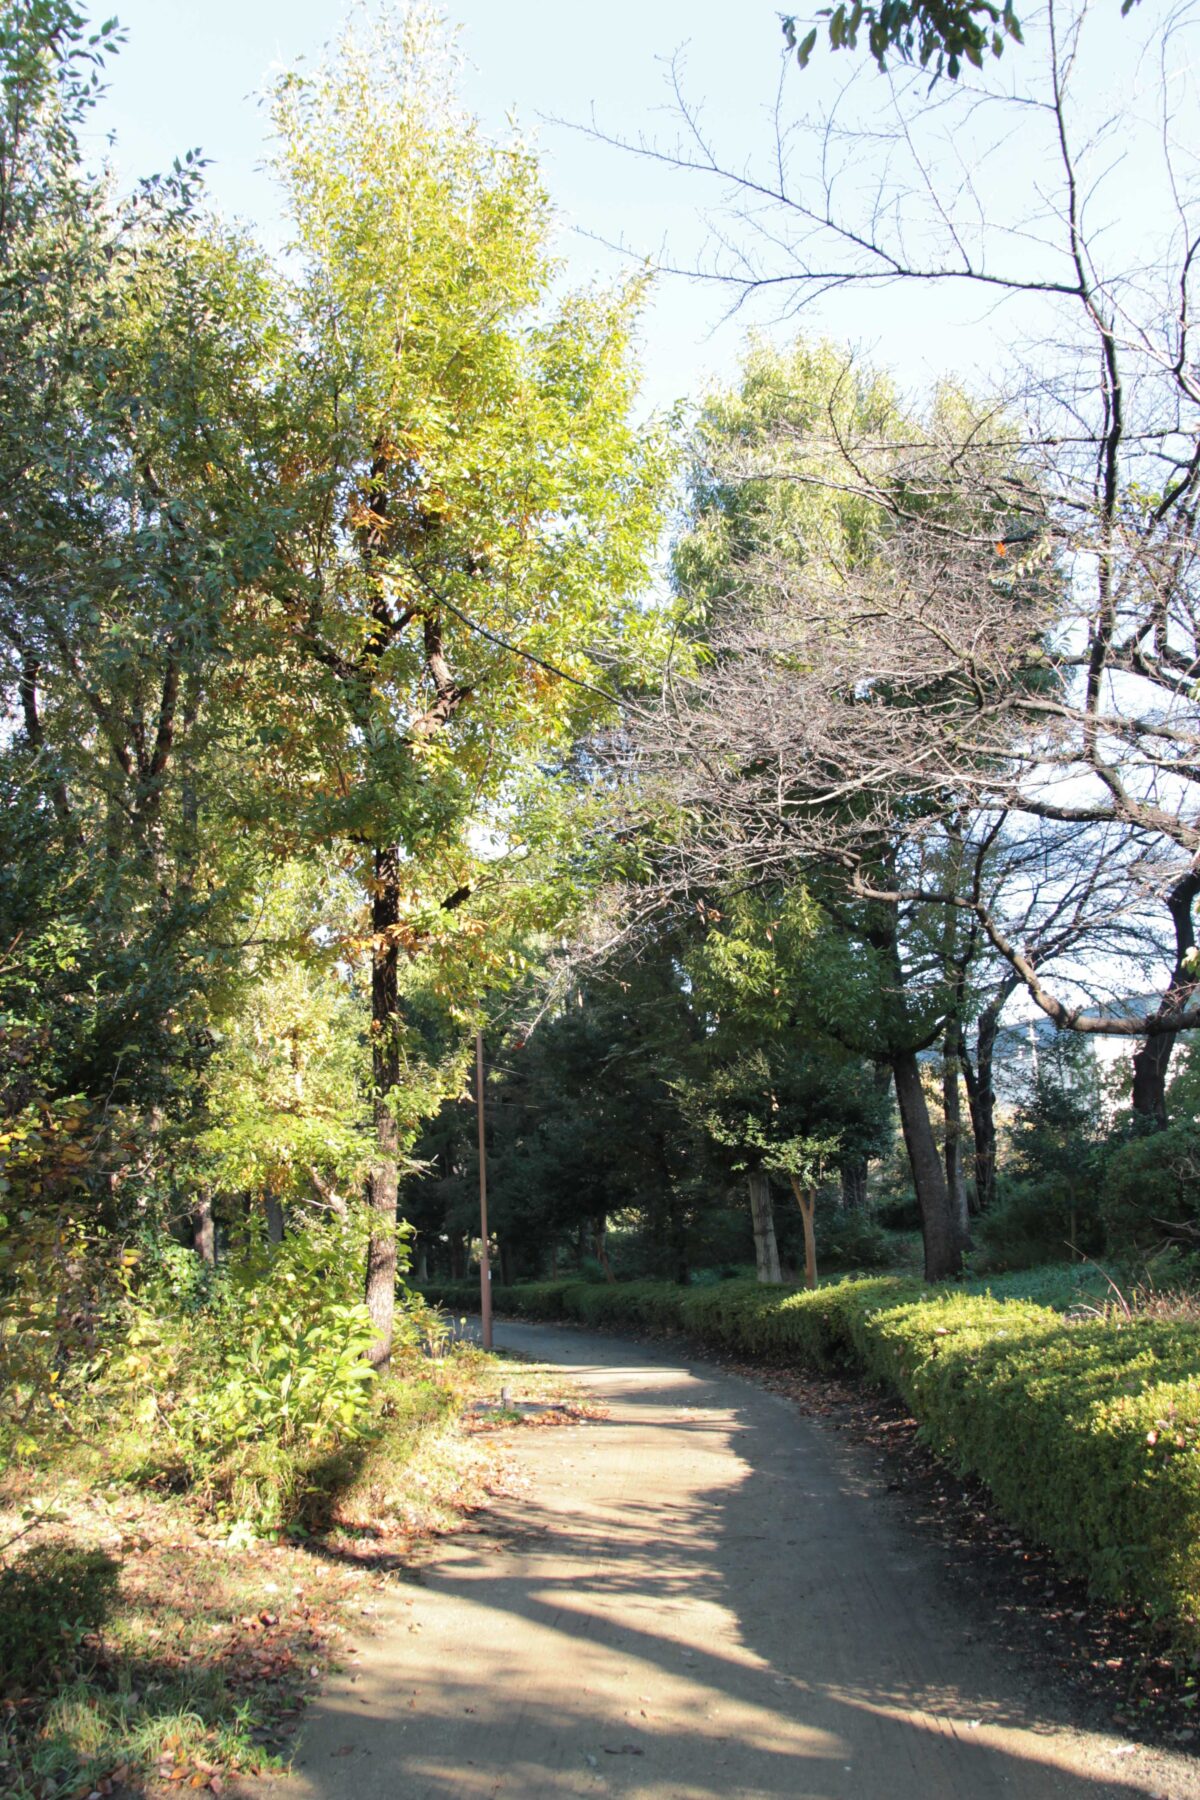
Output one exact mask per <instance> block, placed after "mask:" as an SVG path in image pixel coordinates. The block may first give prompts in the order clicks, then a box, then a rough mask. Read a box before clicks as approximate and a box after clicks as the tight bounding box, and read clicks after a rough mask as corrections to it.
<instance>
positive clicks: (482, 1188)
mask: <svg viewBox="0 0 1200 1800" xmlns="http://www.w3.org/2000/svg"><path fill="white" fill-rule="evenodd" d="M475 1107H476V1111H477V1112H478V1114H479V1311H480V1315H481V1317H482V1319H483V1347H484V1349H485V1350H490V1349H491V1347H492V1266H491V1260H490V1258H489V1256H488V1216H487V1141H486V1138H485V1135H484V1124H483V1033H482V1031H477V1032H476V1033H475Z"/></svg>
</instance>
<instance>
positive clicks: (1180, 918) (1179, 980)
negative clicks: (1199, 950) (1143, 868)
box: [1133, 872, 1200, 1131]
mask: <svg viewBox="0 0 1200 1800" xmlns="http://www.w3.org/2000/svg"><path fill="white" fill-rule="evenodd" d="M1197 894H1200V872H1193V873H1191V874H1188V875H1185V876H1184V877H1183V880H1182V881H1177V882H1176V884H1175V886H1174V887H1173V888H1172V889H1171V892H1170V894H1169V895H1168V896H1167V911H1168V912H1169V913H1170V915H1171V924H1172V925H1173V926H1174V929H1175V968H1174V971H1173V972H1172V975H1171V985H1170V987H1169V988H1168V989H1167V991H1166V993H1165V994H1164V996H1163V998H1162V1001H1161V1003H1160V1005H1159V1008H1158V1011H1159V1015H1160V1017H1161V1016H1164V1015H1167V1014H1170V1013H1177V1012H1179V1011H1180V1010H1181V1009H1182V1008H1183V1007H1184V1006H1186V1004H1187V1002H1188V1001H1189V1000H1190V999H1191V998H1192V996H1193V995H1194V993H1195V992H1196V980H1195V976H1194V974H1192V973H1189V967H1190V961H1191V952H1192V951H1193V950H1194V949H1195V947H1196V931H1195V926H1194V925H1193V922H1192V905H1193V902H1194V901H1195V899H1196V896H1197ZM1178 1036H1179V1033H1178V1032H1177V1031H1162V1032H1158V1033H1157V1034H1156V1035H1155V1036H1153V1037H1147V1038H1144V1039H1143V1041H1142V1042H1141V1043H1140V1044H1139V1045H1138V1047H1137V1049H1136V1050H1135V1052H1134V1056H1133V1110H1134V1114H1135V1116H1136V1117H1137V1119H1138V1120H1139V1121H1140V1122H1141V1124H1142V1125H1143V1127H1148V1128H1149V1129H1151V1130H1155V1131H1157V1130H1161V1128H1162V1127H1163V1126H1164V1125H1166V1123H1167V1070H1168V1068H1169V1067H1170V1062H1171V1052H1172V1051H1173V1050H1174V1048H1175V1040H1176V1038H1177V1037H1178Z"/></svg>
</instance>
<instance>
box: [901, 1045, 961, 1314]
mask: <svg viewBox="0 0 1200 1800" xmlns="http://www.w3.org/2000/svg"><path fill="white" fill-rule="evenodd" d="M892 1079H893V1080H894V1082H895V1084H896V1104H897V1106H898V1107H899V1109H900V1124H901V1127H902V1129H903V1131H904V1143H905V1147H906V1149H907V1151H908V1160H909V1164H910V1166H911V1168H912V1175H913V1186H914V1187H915V1189H916V1193H917V1205H918V1206H919V1208H920V1211H921V1236H922V1238H923V1239H924V1243H925V1279H926V1281H944V1280H946V1279H948V1278H949V1277H951V1276H954V1275H957V1274H959V1273H960V1272H961V1270H962V1246H961V1244H960V1243H959V1238H958V1226H957V1223H956V1221H955V1217H954V1209H953V1207H952V1206H951V1203H950V1191H949V1189H948V1188H947V1186H946V1171H945V1169H944V1168H943V1167H942V1159H941V1157H940V1156H939V1155H938V1147H937V1143H936V1141H935V1139H934V1135H933V1127H932V1126H931V1125H930V1122H929V1108H928V1106H927V1105H926V1104H925V1092H924V1089H923V1088H922V1086H921V1070H920V1065H919V1064H918V1062H917V1057H916V1052H915V1051H912V1050H902V1051H898V1052H897V1053H896V1054H895V1055H894V1056H893V1057H892Z"/></svg>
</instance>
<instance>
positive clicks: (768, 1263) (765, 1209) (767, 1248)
mask: <svg viewBox="0 0 1200 1800" xmlns="http://www.w3.org/2000/svg"><path fill="white" fill-rule="evenodd" d="M748 1184H749V1188H750V1219H751V1222H752V1224H753V1226H754V1262H755V1266H756V1269H757V1272H758V1279H759V1280H760V1281H765V1282H780V1281H782V1280H783V1274H782V1271H781V1270H780V1267H779V1245H778V1244H777V1243H776V1241H775V1214H774V1211H773V1210H772V1207H771V1183H770V1181H769V1180H768V1178H767V1175H766V1172H765V1170H763V1169H751V1171H750V1173H749V1176H748Z"/></svg>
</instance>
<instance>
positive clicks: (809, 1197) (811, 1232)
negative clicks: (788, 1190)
mask: <svg viewBox="0 0 1200 1800" xmlns="http://www.w3.org/2000/svg"><path fill="white" fill-rule="evenodd" d="M790 1180H791V1183H792V1192H793V1194H795V1196H796V1200H797V1202H798V1204H799V1207H800V1218H801V1220H802V1221H803V1224H804V1285H805V1287H810V1288H815V1287H816V1285H817V1232H816V1226H815V1224H814V1214H815V1212H816V1210H817V1190H816V1188H804V1187H801V1186H800V1183H799V1182H798V1181H797V1180H796V1177H795V1176H794V1175H793V1176H791V1177H790Z"/></svg>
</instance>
